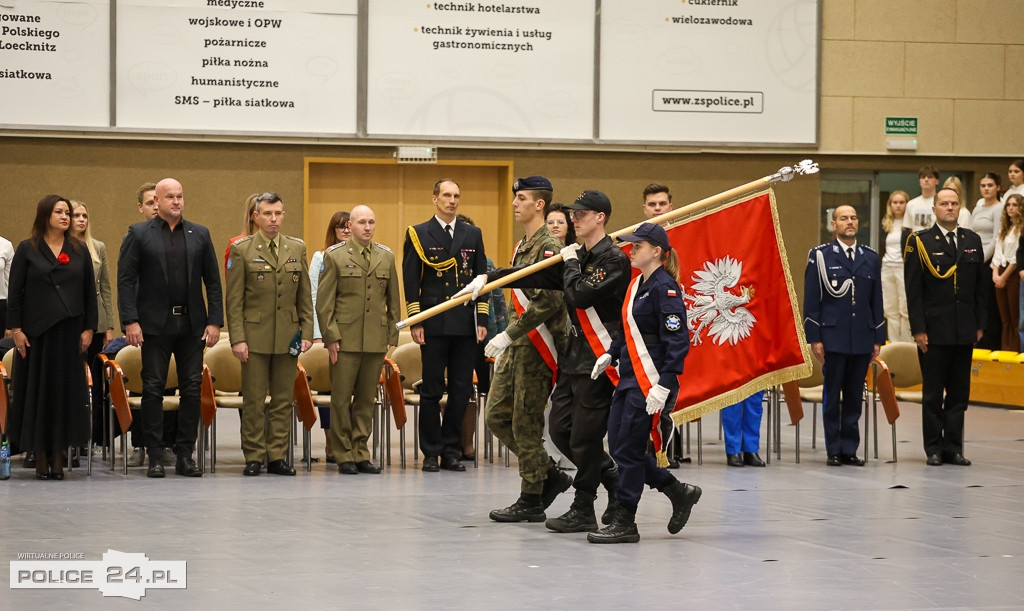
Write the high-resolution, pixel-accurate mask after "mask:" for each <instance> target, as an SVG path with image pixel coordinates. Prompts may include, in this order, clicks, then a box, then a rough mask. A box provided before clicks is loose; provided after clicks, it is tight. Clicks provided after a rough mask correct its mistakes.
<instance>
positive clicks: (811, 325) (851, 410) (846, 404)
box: [804, 206, 886, 467]
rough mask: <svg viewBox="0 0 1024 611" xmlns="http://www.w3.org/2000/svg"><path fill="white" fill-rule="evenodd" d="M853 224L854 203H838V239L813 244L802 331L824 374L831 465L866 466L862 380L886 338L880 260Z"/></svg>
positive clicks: (824, 420) (835, 225)
mask: <svg viewBox="0 0 1024 611" xmlns="http://www.w3.org/2000/svg"><path fill="white" fill-rule="evenodd" d="M857 226H858V221H857V211H856V210H855V209H854V208H853V206H837V207H836V208H835V210H833V211H832V231H833V233H835V236H836V239H835V240H833V241H831V242H828V243H827V244H822V245H821V246H818V247H815V248H813V249H811V252H810V253H809V254H808V257H807V271H806V273H805V274H804V332H805V333H806V334H807V341H808V342H809V343H810V344H811V352H812V353H813V354H814V357H815V358H817V359H818V361H819V362H821V363H822V371H823V373H824V375H825V383H824V386H825V389H824V390H825V391H824V395H825V396H824V404H823V405H824V406H823V412H822V424H823V426H824V428H825V449H826V451H827V452H828V461H827V463H826V464H828V465H829V466H832V467H838V466H841V465H854V466H857V467H862V466H864V460H863V459H861V458H858V457H857V448H858V447H859V446H860V429H859V428H858V422H859V421H860V412H861V399H862V397H863V394H864V393H863V391H864V379H865V377H866V376H867V372H868V367H869V366H870V365H871V360H872V359H873V358H875V357H876V356H878V349H879V346H881V345H882V344H884V343H885V333H886V329H885V312H884V311H883V309H882V263H881V259H879V257H878V253H876V252H875V251H874V250H871V249H870V248H868V247H867V246H864V245H863V244H857Z"/></svg>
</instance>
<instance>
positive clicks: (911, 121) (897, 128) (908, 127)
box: [885, 117, 917, 136]
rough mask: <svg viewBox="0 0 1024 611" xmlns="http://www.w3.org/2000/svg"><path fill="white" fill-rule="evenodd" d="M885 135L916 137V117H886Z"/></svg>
mask: <svg viewBox="0 0 1024 611" xmlns="http://www.w3.org/2000/svg"><path fill="white" fill-rule="evenodd" d="M885 133H886V134H904V135H909V136H916V135H917V117H886V118H885Z"/></svg>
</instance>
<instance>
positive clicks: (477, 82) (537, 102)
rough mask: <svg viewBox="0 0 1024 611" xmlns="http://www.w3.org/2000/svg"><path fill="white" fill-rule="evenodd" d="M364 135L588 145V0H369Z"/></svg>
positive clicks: (590, 7) (591, 88)
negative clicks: (585, 142) (584, 141)
mask: <svg viewBox="0 0 1024 611" xmlns="http://www.w3.org/2000/svg"><path fill="white" fill-rule="evenodd" d="M369 5H370V14H369V51H368V53H369V58H368V59H369V68H368V77H367V78H368V90H367V132H368V133H369V134H370V135H371V136H372V135H379V136H390V135H402V136H436V137H446V136H454V137H464V138H474V137H480V138H527V139H539V140H546V139H561V140H567V139H590V138H592V137H593V131H594V129H593V106H594V104H593V98H594V93H593V92H594V84H593V82H594V11H595V5H594V0H505V1H495V0H476V1H472V2H470V1H461V2H431V1H430V0H373V1H372V2H370V3H369Z"/></svg>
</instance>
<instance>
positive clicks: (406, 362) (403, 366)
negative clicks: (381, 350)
mask: <svg viewBox="0 0 1024 611" xmlns="http://www.w3.org/2000/svg"><path fill="white" fill-rule="evenodd" d="M391 360H392V361H394V362H395V364H396V365H398V370H399V371H400V372H402V388H404V389H406V390H412V388H413V385H415V384H417V383H418V382H419V381H420V380H422V379H423V361H422V360H420V347H419V344H402V345H401V346H399V347H398V348H395V351H394V352H392V353H391Z"/></svg>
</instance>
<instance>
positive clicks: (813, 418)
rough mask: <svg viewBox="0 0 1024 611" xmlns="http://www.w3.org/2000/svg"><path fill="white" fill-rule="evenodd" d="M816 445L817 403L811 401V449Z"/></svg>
mask: <svg viewBox="0 0 1024 611" xmlns="http://www.w3.org/2000/svg"><path fill="white" fill-rule="evenodd" d="M822 405H824V404H822ZM817 447H818V404H817V403H811V449H812V450H813V449H815V448H817Z"/></svg>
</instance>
